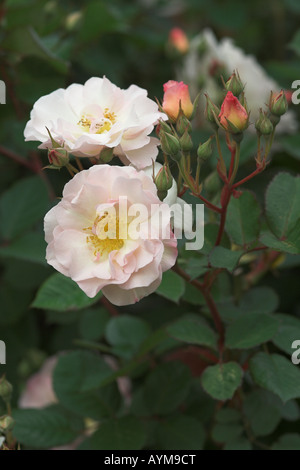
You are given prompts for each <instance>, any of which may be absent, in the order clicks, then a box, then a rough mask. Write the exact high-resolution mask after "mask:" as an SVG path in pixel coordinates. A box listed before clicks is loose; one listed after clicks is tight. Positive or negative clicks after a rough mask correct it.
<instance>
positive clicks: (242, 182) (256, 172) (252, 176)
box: [232, 166, 264, 189]
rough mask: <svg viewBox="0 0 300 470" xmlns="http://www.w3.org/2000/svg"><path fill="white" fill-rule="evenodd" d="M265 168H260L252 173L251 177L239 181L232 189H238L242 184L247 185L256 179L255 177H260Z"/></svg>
mask: <svg viewBox="0 0 300 470" xmlns="http://www.w3.org/2000/svg"><path fill="white" fill-rule="evenodd" d="M263 169H264V168H263V167H262V166H260V167H258V168H256V170H255V171H253V172H252V173H250V175H248V176H246V177H245V178H243V179H242V180H240V181H238V182H237V183H235V184H234V185H233V186H232V189H235V188H237V187H238V186H241V185H242V184H244V183H246V182H247V181H249V180H251V179H252V178H254V176H256V175H258V174H259V173H261V172H262V171H263Z"/></svg>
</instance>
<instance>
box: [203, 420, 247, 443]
mask: <svg viewBox="0 0 300 470" xmlns="http://www.w3.org/2000/svg"><path fill="white" fill-rule="evenodd" d="M242 433H243V426H242V425H241V424H237V423H228V424H220V423H217V424H215V425H214V427H213V429H212V435H211V436H212V438H213V440H214V441H216V442H222V443H225V442H231V441H234V440H236V439H237V438H238V437H239V436H240V435H241V434H242Z"/></svg>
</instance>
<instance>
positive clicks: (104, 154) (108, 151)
mask: <svg viewBox="0 0 300 470" xmlns="http://www.w3.org/2000/svg"><path fill="white" fill-rule="evenodd" d="M113 157H114V149H113V148H110V147H104V148H103V149H102V150H101V153H100V160H101V161H102V162H103V163H109V162H110V161H111V160H112V159H113Z"/></svg>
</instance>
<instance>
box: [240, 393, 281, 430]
mask: <svg viewBox="0 0 300 470" xmlns="http://www.w3.org/2000/svg"><path fill="white" fill-rule="evenodd" d="M272 397H274V395H273V394H271V393H269V392H267V391H265V390H254V391H253V392H251V393H249V394H248V395H247V396H246V398H245V400H244V404H243V409H244V413H245V416H246V417H247V420H248V422H249V424H250V426H251V429H252V431H253V433H254V435H255V436H267V435H268V434H271V433H272V432H273V431H275V429H276V428H277V426H278V424H279V423H280V420H281V410H280V408H279V407H278V404H277V403H276V402H274V400H273V399H272Z"/></svg>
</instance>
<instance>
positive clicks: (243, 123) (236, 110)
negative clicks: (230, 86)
mask: <svg viewBox="0 0 300 470" xmlns="http://www.w3.org/2000/svg"><path fill="white" fill-rule="evenodd" d="M219 120H220V124H221V126H222V127H223V128H224V129H225V130H226V131H228V132H231V133H232V134H239V133H241V132H243V131H244V130H245V129H246V128H247V127H248V122H249V115H248V113H247V111H246V109H245V108H244V106H242V105H241V103H240V102H239V100H238V99H237V98H236V97H235V96H234V95H233V94H232V93H231V91H228V93H227V95H226V97H225V99H224V101H223V104H222V106H221V112H220V114H219Z"/></svg>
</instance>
